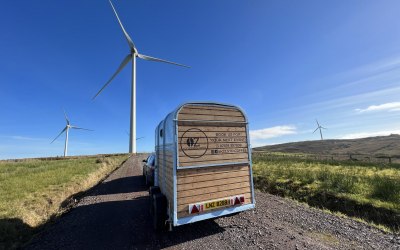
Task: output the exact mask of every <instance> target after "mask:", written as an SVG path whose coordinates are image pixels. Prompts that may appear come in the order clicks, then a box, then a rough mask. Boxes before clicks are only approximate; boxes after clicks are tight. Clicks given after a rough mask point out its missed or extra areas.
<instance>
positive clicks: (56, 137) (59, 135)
mask: <svg viewBox="0 0 400 250" xmlns="http://www.w3.org/2000/svg"><path fill="white" fill-rule="evenodd" d="M65 130H67V127H65V128H64V129H63V130H62V131H61V132H60V133H59V134H58V135H57V137H56V138H54V140H52V141H51V142H50V144H52V143H53V142H54V141H55V140H57V138H58V137H60V135H61V134H62V133H64V132H65Z"/></svg>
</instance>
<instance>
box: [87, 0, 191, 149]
mask: <svg viewBox="0 0 400 250" xmlns="http://www.w3.org/2000/svg"><path fill="white" fill-rule="evenodd" d="M109 2H110V4H111V7H112V9H113V11H114V14H115V17H116V18H117V20H118V23H119V26H120V27H121V30H122V32H123V33H124V36H125V38H126V41H127V42H128V46H129V49H130V52H129V54H128V55H127V56H125V58H124V59H123V60H122V62H121V64H120V65H119V67H118V69H117V71H116V72H115V73H114V74H113V75H112V76H111V78H110V79H109V80H108V81H107V82H106V84H104V86H103V87H102V88H101V89H100V90H99V92H97V94H96V95H95V96H94V97H93V99H95V98H96V97H97V96H98V95H99V94H100V93H101V92H102V91H103V89H104V88H105V87H107V86H108V84H110V82H111V81H112V80H113V79H114V77H115V76H116V75H118V73H119V72H120V71H121V70H122V69H123V68H124V67H125V66H126V65H127V64H128V62H129V61H132V87H131V114H130V133H129V134H130V136H129V153H136V57H139V58H140V59H143V60H147V61H154V62H163V63H169V64H174V65H177V66H182V67H186V68H190V67H189V66H186V65H183V64H179V63H175V62H171V61H167V60H163V59H159V58H155V57H151V56H146V55H143V54H139V52H138V50H137V48H136V46H135V44H134V43H133V41H132V39H131V37H130V36H129V35H128V33H127V32H126V30H125V28H124V26H123V25H122V22H121V20H120V19H119V16H118V14H117V11H116V10H115V8H114V5H113V4H112V2H111V0H109Z"/></svg>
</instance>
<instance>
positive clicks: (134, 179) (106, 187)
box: [89, 176, 147, 195]
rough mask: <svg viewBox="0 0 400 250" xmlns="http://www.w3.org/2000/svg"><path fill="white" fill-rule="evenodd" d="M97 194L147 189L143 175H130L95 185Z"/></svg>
mask: <svg viewBox="0 0 400 250" xmlns="http://www.w3.org/2000/svg"><path fill="white" fill-rule="evenodd" d="M133 183H141V184H143V185H134V184H133ZM95 188H96V191H95V194H96V195H109V194H121V193H132V192H142V191H146V190H147V187H146V186H145V184H144V179H143V176H128V177H123V178H118V179H115V180H112V181H108V182H103V183H101V184H99V185H98V186H96V187H95ZM89 193H90V191H89Z"/></svg>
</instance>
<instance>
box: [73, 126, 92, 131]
mask: <svg viewBox="0 0 400 250" xmlns="http://www.w3.org/2000/svg"><path fill="white" fill-rule="evenodd" d="M70 128H74V129H83V130H87V131H93V130H92V129H87V128H80V127H77V126H71V127H70Z"/></svg>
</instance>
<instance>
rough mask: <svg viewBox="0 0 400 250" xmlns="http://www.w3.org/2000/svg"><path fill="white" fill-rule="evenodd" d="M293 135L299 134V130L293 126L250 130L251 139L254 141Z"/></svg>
mask: <svg viewBox="0 0 400 250" xmlns="http://www.w3.org/2000/svg"><path fill="white" fill-rule="evenodd" d="M291 134H297V128H296V127H295V126H291V125H283V126H275V127H271V128H263V129H257V130H250V138H251V139H252V140H265V139H270V138H275V137H280V136H283V135H291Z"/></svg>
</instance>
